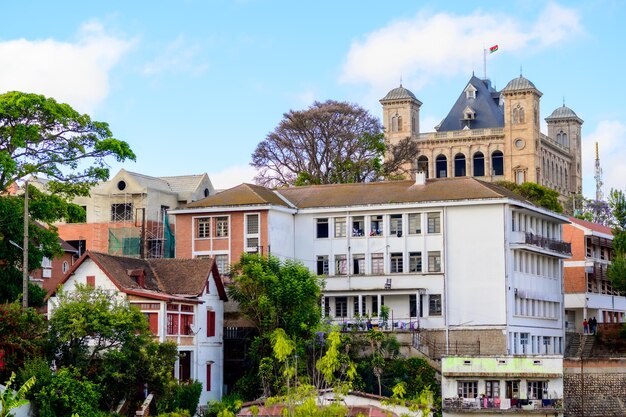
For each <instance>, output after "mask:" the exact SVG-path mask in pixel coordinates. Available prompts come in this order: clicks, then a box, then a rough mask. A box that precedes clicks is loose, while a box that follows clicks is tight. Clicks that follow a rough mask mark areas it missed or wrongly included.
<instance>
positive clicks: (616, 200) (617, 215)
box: [607, 190, 626, 293]
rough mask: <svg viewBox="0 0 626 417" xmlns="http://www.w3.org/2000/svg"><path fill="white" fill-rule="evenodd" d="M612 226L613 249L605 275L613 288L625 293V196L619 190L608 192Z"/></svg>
mask: <svg viewBox="0 0 626 417" xmlns="http://www.w3.org/2000/svg"><path fill="white" fill-rule="evenodd" d="M608 203H609V207H610V209H611V217H612V226H613V251H614V252H615V253H614V256H613V258H612V259H611V264H610V265H609V268H608V271H607V275H608V277H609V279H610V280H611V284H612V285H613V287H614V288H615V289H617V290H618V291H621V292H622V293H626V196H625V195H624V192H623V191H621V190H611V192H610V194H609V201H608Z"/></svg>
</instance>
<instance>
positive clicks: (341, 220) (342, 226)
mask: <svg viewBox="0 0 626 417" xmlns="http://www.w3.org/2000/svg"><path fill="white" fill-rule="evenodd" d="M335 237H346V218H345V217H336V218H335Z"/></svg>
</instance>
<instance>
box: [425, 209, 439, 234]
mask: <svg viewBox="0 0 626 417" xmlns="http://www.w3.org/2000/svg"><path fill="white" fill-rule="evenodd" d="M426 219H427V220H428V233H441V213H428V214H427V215H426Z"/></svg>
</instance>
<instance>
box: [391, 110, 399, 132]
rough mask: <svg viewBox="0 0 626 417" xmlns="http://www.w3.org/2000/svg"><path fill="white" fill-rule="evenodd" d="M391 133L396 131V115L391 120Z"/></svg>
mask: <svg viewBox="0 0 626 417" xmlns="http://www.w3.org/2000/svg"><path fill="white" fill-rule="evenodd" d="M391 131H392V132H397V131H398V115H397V114H396V115H395V116H393V117H392V118H391Z"/></svg>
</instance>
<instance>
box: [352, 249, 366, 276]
mask: <svg viewBox="0 0 626 417" xmlns="http://www.w3.org/2000/svg"><path fill="white" fill-rule="evenodd" d="M352 273H353V274H354V275H363V274H365V255H363V254H357V255H352Z"/></svg>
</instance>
